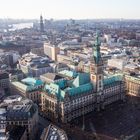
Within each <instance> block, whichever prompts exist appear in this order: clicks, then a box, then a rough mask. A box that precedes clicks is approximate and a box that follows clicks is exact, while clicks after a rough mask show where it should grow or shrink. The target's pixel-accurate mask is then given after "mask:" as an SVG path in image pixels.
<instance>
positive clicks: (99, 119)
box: [67, 96, 140, 140]
mask: <svg viewBox="0 0 140 140" xmlns="http://www.w3.org/2000/svg"><path fill="white" fill-rule="evenodd" d="M139 116H140V98H139V97H132V96H127V98H126V102H122V101H118V102H116V103H113V104H111V105H108V106H106V108H105V110H101V111H100V112H97V111H94V112H92V113H89V114H87V115H85V116H84V120H83V116H82V117H79V118H78V119H75V120H73V121H72V122H71V123H70V126H69V127H67V129H68V128H69V129H72V130H73V131H74V132H75V133H76V134H78V133H81V134H82V139H84V140H85V139H87V140H89V138H90V137H91V139H92V140H93V138H94V139H99V140H114V139H119V140H126V139H127V138H129V137H132V136H133V138H134V136H135V134H137V137H139V133H138V132H139V131H140V117H139ZM70 127H71V128H70ZM83 128H84V131H83V130H82V129H83ZM78 129H79V131H77V130H78ZM84 135H85V138H84ZM135 137H136V136H135ZM133 138H132V139H133ZM82 139H81V138H79V139H78V140H82Z"/></svg>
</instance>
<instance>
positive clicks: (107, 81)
mask: <svg viewBox="0 0 140 140" xmlns="http://www.w3.org/2000/svg"><path fill="white" fill-rule="evenodd" d="M122 80H123V75H113V76H110V77H107V78H105V79H104V81H103V83H104V86H106V85H110V84H113V83H115V82H118V81H122Z"/></svg>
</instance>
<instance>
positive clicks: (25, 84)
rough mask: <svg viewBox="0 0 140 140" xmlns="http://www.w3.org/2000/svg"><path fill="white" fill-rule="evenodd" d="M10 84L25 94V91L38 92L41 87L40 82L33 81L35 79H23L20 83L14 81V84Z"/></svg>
mask: <svg viewBox="0 0 140 140" xmlns="http://www.w3.org/2000/svg"><path fill="white" fill-rule="evenodd" d="M12 84H13V85H14V86H16V87H18V88H19V89H21V90H22V91H24V92H27V91H29V92H30V91H34V90H38V87H39V86H42V85H43V82H42V81H41V80H39V79H35V78H25V79H23V80H21V82H20V81H14V82H12Z"/></svg>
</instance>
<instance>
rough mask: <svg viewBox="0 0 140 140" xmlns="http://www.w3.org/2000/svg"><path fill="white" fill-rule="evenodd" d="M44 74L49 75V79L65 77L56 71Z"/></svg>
mask: <svg viewBox="0 0 140 140" xmlns="http://www.w3.org/2000/svg"><path fill="white" fill-rule="evenodd" d="M42 76H44V77H47V78H48V79H51V80H53V81H55V80H59V79H62V78H64V77H63V76H61V75H58V74H56V73H46V74H43V75H42Z"/></svg>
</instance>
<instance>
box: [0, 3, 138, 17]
mask: <svg viewBox="0 0 140 140" xmlns="http://www.w3.org/2000/svg"><path fill="white" fill-rule="evenodd" d="M40 14H42V15H43V17H44V18H46V19H50V18H53V19H70V18H72V19H100V18H103V19H104V18H119V19H120V18H124V19H140V0H0V18H19V19H23V18H26V19H34V18H39V16H40Z"/></svg>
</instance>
